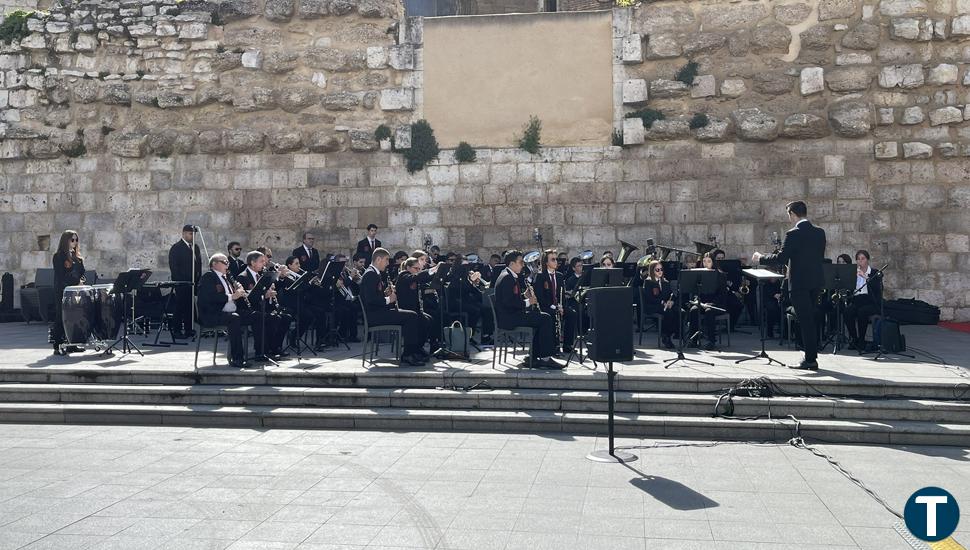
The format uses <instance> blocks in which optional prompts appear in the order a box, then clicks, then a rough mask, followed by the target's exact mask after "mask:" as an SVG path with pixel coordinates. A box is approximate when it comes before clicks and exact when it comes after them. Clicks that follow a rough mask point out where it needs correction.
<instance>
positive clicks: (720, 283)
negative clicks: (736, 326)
mask: <svg viewBox="0 0 970 550" xmlns="http://www.w3.org/2000/svg"><path fill="white" fill-rule="evenodd" d="M701 266H702V267H703V268H704V269H710V270H712V271H716V270H715V269H714V258H713V257H712V256H711V253H710V252H708V253H706V254H704V257H703V258H701ZM727 297H728V286H727V276H726V275H725V274H724V273H723V272H721V271H717V290H716V291H715V292H714V293H713V294H701V295H700V296H697V303H696V304H694V305H693V306H692V307H691V308H690V332H691V334H695V333H696V332H697V330H698V327H703V332H704V336H705V337H706V339H707V343H706V344H705V345H704V349H706V350H713V349H714V348H716V347H717V343H716V341H715V330H714V326H715V323H716V321H717V314H718V313H719V312H718V310H717V309H714V307H717V308H720V309H723V310H727V300H728V298H727ZM711 306H714V307H711ZM701 317H703V321H702V320H701Z"/></svg>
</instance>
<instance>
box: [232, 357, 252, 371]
mask: <svg viewBox="0 0 970 550" xmlns="http://www.w3.org/2000/svg"><path fill="white" fill-rule="evenodd" d="M247 366H248V365H247V364H246V362H245V361H243V360H242V359H230V360H229V367H230V368H234V369H242V368H246V367H247Z"/></svg>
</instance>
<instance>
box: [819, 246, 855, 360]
mask: <svg viewBox="0 0 970 550" xmlns="http://www.w3.org/2000/svg"><path fill="white" fill-rule="evenodd" d="M822 277H823V278H824V279H825V287H824V288H825V289H826V290H829V291H832V292H835V293H836V294H837V295H838V299H836V300H833V301H834V302H835V319H836V327H835V333H834V334H832V335H831V336H829V338H828V340H826V341H825V343H824V344H822V345H821V346H820V347H819V349H820V350H822V349H825V347H826V346H828V345H829V343H831V344H832V354H833V355H835V354H837V353H839V351H840V350H841V349H842V348H843V347H845V336H844V334H843V332H844V331H843V327H842V324H843V322H842V315H843V314H842V309H843V300H842V297H844V296H852V293H853V292H854V291H855V282H856V266H855V264H826V263H823V264H822ZM822 323H823V326H824V323H825V319H822Z"/></svg>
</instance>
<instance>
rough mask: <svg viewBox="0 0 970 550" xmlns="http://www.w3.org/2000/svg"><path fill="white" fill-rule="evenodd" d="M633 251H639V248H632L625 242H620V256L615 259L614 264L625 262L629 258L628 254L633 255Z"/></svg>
mask: <svg viewBox="0 0 970 550" xmlns="http://www.w3.org/2000/svg"><path fill="white" fill-rule="evenodd" d="M634 250H640V248H639V247H636V246H633V245H632V244H630V243H628V242H626V241H620V255H619V256H617V257H616V262H617V263H621V264H622V263H624V262H626V260H627V258H629V257H630V254H631V253H633V251H634Z"/></svg>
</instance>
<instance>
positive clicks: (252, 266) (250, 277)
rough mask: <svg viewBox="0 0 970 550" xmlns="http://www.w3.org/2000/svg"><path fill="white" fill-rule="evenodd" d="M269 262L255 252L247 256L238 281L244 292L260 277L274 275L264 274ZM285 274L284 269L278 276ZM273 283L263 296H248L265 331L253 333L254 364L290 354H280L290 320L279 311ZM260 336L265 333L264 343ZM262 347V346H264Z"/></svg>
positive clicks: (249, 289)
mask: <svg viewBox="0 0 970 550" xmlns="http://www.w3.org/2000/svg"><path fill="white" fill-rule="evenodd" d="M268 261H269V260H268V259H267V257H266V255H265V254H263V253H262V252H259V251H258V250H253V251H252V252H250V253H249V254H246V269H245V270H243V272H242V273H240V274H239V277H237V280H238V281H239V283H240V284H242V286H243V288H244V289H245V290H246V292H250V291H252V290H253V288H254V287H255V286H256V283H258V282H259V281H260V279H262V278H263V277H272V276H273V274H272V273H269V272H267V270H266V264H267V262H268ZM287 273H288V271H287V270H286V266H283V270H281V271H280V272H279V276H281V277H285V276H286V274H287ZM274 285H275V283H274V284H272V285H270V286H269V289H268V290H266V292H264V293H263V294H262V295H259V296H257V295H254V294H252V293H251V292H250V294H249V297H248V300H249V305H250V307H251V308H252V309H253V311H258V312H260V313H263V314H264V315H265V318H264V319H265V331H263V330H254V331H253V333H254V340H255V342H256V358H255V359H256V361H265V360H266V358H267V357H270V356H272V357H286V356H288V355H289V354H288V353H286V352H284V351H283V340H285V339H286V333H287V332H288V331H289V329H290V323H292V322H293V317H291V316H290V315H289V314H287V313H286V312H284V311H283V310H282V309H281V308H280V307H279V302H278V297H277V292H276V288H275V286H274ZM263 332H265V333H266V340H265V342H264V341H263V339H262V338H263ZM264 344H265V345H264Z"/></svg>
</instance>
